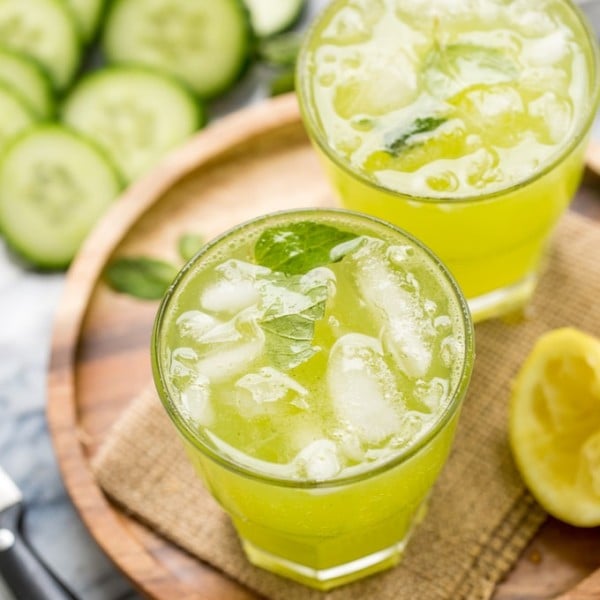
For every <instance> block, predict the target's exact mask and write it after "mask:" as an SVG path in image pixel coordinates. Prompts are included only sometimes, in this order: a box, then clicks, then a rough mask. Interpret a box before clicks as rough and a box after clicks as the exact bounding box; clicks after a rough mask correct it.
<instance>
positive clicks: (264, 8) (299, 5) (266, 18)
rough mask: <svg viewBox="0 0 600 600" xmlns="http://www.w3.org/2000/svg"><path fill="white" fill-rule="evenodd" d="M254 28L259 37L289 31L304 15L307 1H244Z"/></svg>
mask: <svg viewBox="0 0 600 600" xmlns="http://www.w3.org/2000/svg"><path fill="white" fill-rule="evenodd" d="M244 2H245V3H246V6H247V7H248V10H249V11H250V20H251V22H252V28H253V29H254V32H255V33H256V35H258V36H259V37H268V36H270V35H274V34H275V33H281V32H282V31H285V30H286V29H289V28H290V27H291V26H292V25H293V24H294V23H295V22H296V21H297V20H298V19H299V18H300V15H301V14H302V10H303V9H304V5H305V0H244Z"/></svg>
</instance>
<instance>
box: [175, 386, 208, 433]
mask: <svg viewBox="0 0 600 600" xmlns="http://www.w3.org/2000/svg"><path fill="white" fill-rule="evenodd" d="M179 402H180V406H181V409H182V411H183V412H184V414H185V415H186V416H187V417H188V418H189V419H191V420H192V421H193V423H194V424H195V425H202V426H203V427H209V426H210V425H212V424H213V422H214V419H215V414H214V410H213V407H212V404H211V401H210V381H209V380H208V378H207V377H204V376H202V375H196V376H195V377H194V380H193V381H192V383H190V385H189V386H188V387H187V388H186V389H185V390H183V391H182V392H181V393H180V396H179Z"/></svg>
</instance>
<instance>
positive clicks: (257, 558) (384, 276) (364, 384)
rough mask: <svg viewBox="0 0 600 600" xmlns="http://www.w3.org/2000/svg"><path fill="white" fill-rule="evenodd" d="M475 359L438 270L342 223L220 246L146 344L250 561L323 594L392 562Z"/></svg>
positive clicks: (382, 237) (315, 214)
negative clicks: (151, 349) (151, 350)
mask: <svg viewBox="0 0 600 600" xmlns="http://www.w3.org/2000/svg"><path fill="white" fill-rule="evenodd" d="M472 362H473V334H472V323H471V320H470V315H469V311H468V308H467V305H466V301H465V300H464V298H463V296H462V294H461V292H460V290H459V288H458V286H457V285H456V283H455V282H454V280H453V279H452V277H451V276H450V275H449V273H448V272H447V270H446V269H445V267H444V266H443V265H442V264H441V263H440V262H439V261H438V260H437V258H435V257H434V256H433V255H432V254H431V253H430V252H429V250H428V249H426V248H425V247H424V246H422V245H421V244H420V242H418V241H416V240H415V239H414V238H412V237H411V236H409V235H407V234H405V233H404V232H402V231H401V230H399V229H397V228H396V227H394V226H392V225H390V224H388V223H385V222H382V221H379V220H377V219H373V218H371V217H367V216H364V215H359V214H356V213H350V212H347V211H333V210H332V211H325V210H308V211H293V212H288V213H277V214H275V215H271V216H267V217H262V218H260V219H257V220H256V221H251V222H249V223H247V224H244V225H242V226H240V227H238V228H236V229H234V230H232V231H231V232H229V233H227V234H225V235H224V236H222V237H221V238H219V239H217V240H216V241H215V242H212V243H211V244H209V245H208V246H206V247H205V248H204V249H203V250H202V251H201V252H200V253H199V254H198V255H197V256H196V257H195V258H194V259H192V261H191V262H190V263H188V265H186V267H185V268H184V270H183V271H182V272H181V274H180V275H179V277H178V279H177V280H176V282H175V284H174V286H173V287H172V288H171V290H170V292H169V293H168V294H167V296H166V298H165V299H164V301H163V304H162V305H161V309H160V311H159V314H158V317H157V321H156V326H155V331H154V339H153V368H154V375H155V382H156V385H157V389H158V391H159V393H160V396H161V398H162V400H163V403H164V405H165V407H166V409H167V411H168V413H169V415H170V416H171V418H172V419H173V421H174V422H175V424H176V426H177V428H178V429H179V432H180V433H181V434H182V436H183V438H184V442H185V445H186V448H187V450H188V454H189V456H190V458H191V460H192V462H193V464H194V465H195V467H196V468H197V470H198V472H199V473H200V474H201V476H202V478H203V479H204V482H205V483H206V486H207V487H208V489H209V490H210V491H211V493H212V494H213V495H214V497H215V498H216V499H217V500H218V501H219V502H220V503H221V505H222V506H223V507H224V508H225V510H226V511H227V512H228V513H229V514H230V516H231V518H232V520H233V523H234V525H235V527H236V528H237V530H238V533H239V534H240V537H241V539H242V542H243V546H244V549H245V551H246V554H247V555H248V557H249V559H250V560H251V561H252V562H254V563H255V564H257V565H259V566H262V567H264V568H267V569H270V570H272V571H275V572H277V573H280V574H283V575H287V576H289V577H292V578H294V579H297V580H299V581H302V582H304V583H306V584H308V585H312V586H313V587H317V588H320V589H328V588H330V587H333V586H335V585H338V584H341V583H345V582H347V581H350V580H352V579H354V578H356V577H360V576H362V575H365V574H367V573H371V572H373V571H376V570H379V569H382V568H385V567H388V566H390V565H392V564H395V563H396V562H397V561H398V559H399V557H400V555H401V553H402V551H403V548H404V545H405V543H406V540H407V539H408V536H409V534H410V532H411V529H412V527H413V525H414V524H415V522H416V521H418V519H419V518H420V516H422V514H423V512H424V501H425V499H426V497H427V495H428V494H429V491H430V488H431V487H432V485H433V483H434V481H435V479H436V477H437V475H438V473H439V471H440V469H441V468H442V466H443V464H444V462H445V460H446V457H447V455H448V451H449V447H450V444H451V441H452V438H453V434H454V429H455V425H456V420H457V418H458V414H459V409H460V405H461V402H462V399H463V397H464V394H465V391H466V388H467V385H468V381H469V378H470V374H471V368H472Z"/></svg>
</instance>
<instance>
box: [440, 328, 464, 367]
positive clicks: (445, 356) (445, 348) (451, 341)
mask: <svg viewBox="0 0 600 600" xmlns="http://www.w3.org/2000/svg"><path fill="white" fill-rule="evenodd" d="M460 351H461V343H460V341H459V340H458V339H457V338H456V337H454V336H453V335H448V336H446V337H445V338H444V339H443V340H442V341H441V342H440V356H441V358H442V362H443V363H444V365H445V366H446V367H448V368H450V367H451V366H452V365H453V364H454V362H455V361H456V358H457V356H458V355H459V353H460Z"/></svg>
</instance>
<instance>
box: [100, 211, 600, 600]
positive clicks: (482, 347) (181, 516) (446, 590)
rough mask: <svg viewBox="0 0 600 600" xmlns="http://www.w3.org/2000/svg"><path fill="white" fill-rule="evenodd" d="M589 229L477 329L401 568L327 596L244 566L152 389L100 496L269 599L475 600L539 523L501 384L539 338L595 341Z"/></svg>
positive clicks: (116, 436) (577, 225) (135, 410)
mask: <svg viewBox="0 0 600 600" xmlns="http://www.w3.org/2000/svg"><path fill="white" fill-rule="evenodd" d="M599 251H600V228H598V227H597V226H595V225H593V224H592V223H591V222H589V221H587V220H586V219H584V218H582V217H578V216H576V215H574V214H568V215H566V216H565V217H564V218H563V220H562V221H561V223H560V226H559V228H558V231H557V233H556V235H555V240H554V244H553V250H552V251H551V253H550V257H549V260H548V263H547V266H546V271H545V273H544V275H543V277H542V279H541V281H540V284H539V286H538V289H537V291H536V293H535V296H534V299H533V301H532V303H531V305H530V306H529V308H528V310H527V316H526V318H525V319H522V320H520V321H518V322H504V321H491V322H487V323H483V324H480V325H477V327H476V361H475V369H474V373H473V378H472V381H471V386H470V388H469V393H468V395H467V398H466V400H465V403H464V408H463V412H462V415H461V419H460V423H459V427H458V431H457V435H456V440H455V443H454V446H453V450H452V453H451V456H450V459H449V461H448V463H447V465H446V467H445V468H444V470H443V472H442V475H441V477H440V479H439V480H438V482H437V484H436V486H435V488H434V491H433V495H432V497H431V502H430V506H429V511H428V514H427V517H426V518H425V520H424V522H423V523H422V524H421V525H420V526H419V528H418V529H417V530H416V532H415V534H414V537H413V539H412V540H411V542H410V544H409V546H408V549H407V551H406V555H405V557H404V559H403V561H402V562H401V564H400V565H399V566H398V567H396V568H394V569H392V570H389V571H386V572H384V573H381V574H379V575H375V576H373V577H370V578H367V579H365V580H363V581H360V582H357V583H354V584H351V585H348V586H345V587H342V588H338V589H337V590H334V591H332V592H330V593H328V594H323V593H320V592H315V591H313V590H310V589H308V588H306V587H304V586H302V585H299V584H296V583H293V582H291V581H288V580H286V579H283V578H280V577H278V576H276V575H272V574H270V573H268V572H266V571H263V570H261V569H258V568H255V567H253V566H252V565H250V564H249V563H248V561H247V560H246V559H245V557H244V555H243V553H242V550H241V547H240V544H239V541H238V539H237V537H236V534H235V532H234V530H233V528H232V526H231V525H230V523H229V521H228V518H227V516H226V515H225V514H224V513H223V512H222V510H221V509H220V508H219V507H218V506H217V504H216V503H215V502H214V501H213V499H212V498H211V497H210V496H209V494H208V493H207V491H206V490H205V489H204V488H203V486H202V484H201V483H200V481H199V480H198V478H197V477H196V476H195V474H194V472H193V470H192V468H191V467H190V465H189V463H188V461H187V460H186V457H185V455H184V452H183V449H182V445H181V443H180V441H179V439H178V435H177V433H176V431H175V428H174V426H173V425H172V424H171V422H170V421H169V419H168V418H167V416H166V414H165V412H164V410H163V408H162V406H161V404H160V402H159V400H158V399H157V397H156V395H155V393H154V392H153V391H152V389H151V388H149V389H148V390H145V391H144V392H142V393H141V394H140V396H139V397H138V398H136V399H134V400H133V402H132V404H131V405H130V406H129V407H127V408H126V409H125V411H124V414H123V416H122V418H121V419H120V420H119V422H118V423H117V424H116V425H115V427H114V429H113V430H112V431H111V433H110V435H109V436H108V438H107V440H106V442H105V444H104V446H103V448H102V449H101V451H100V453H99V454H98V456H97V459H96V460H95V462H94V470H95V473H96V476H97V479H98V482H99V483H100V485H101V486H102V488H103V489H104V491H105V492H106V493H107V494H108V495H109V496H110V497H111V498H112V499H113V500H114V501H115V502H117V503H118V504H120V505H121V506H123V507H125V508H126V509H127V511H128V512H129V513H132V514H133V515H135V516H136V517H137V518H139V519H140V520H142V521H143V522H145V523H146V524H148V525H149V526H150V527H152V528H153V529H154V530H156V531H158V532H160V533H161V534H162V535H163V536H164V537H166V538H168V539H169V540H171V541H172V542H174V543H175V544H177V545H179V546H181V547H182V548H184V549H185V550H187V551H188V552H190V553H192V554H193V555H195V556H197V557H198V558H199V559H201V560H203V561H205V562H207V563H210V564H212V565H214V566H215V567H216V568H217V569H220V570H221V571H223V572H225V573H226V574H228V575H229V576H230V577H233V578H235V579H237V580H239V581H240V582H242V583H244V584H245V585H246V586H248V587H250V588H252V589H254V590H256V591H257V592H258V593H260V594H261V595H263V596H265V597H267V598H274V599H277V600H309V599H317V598H319V599H321V598H327V599H329V598H331V599H335V600H347V599H348V600H349V599H355V598H356V599H361V600H362V599H377V600H388V599H389V600H415V599H419V600H438V599H443V600H461V599H469V600H483V599H487V598H489V597H490V596H491V595H492V593H493V590H494V587H495V585H496V584H497V583H498V581H500V580H501V579H502V578H503V577H504V576H505V575H506V573H507V572H508V571H509V570H510V568H511V566H512V565H513V564H514V563H515V561H516V560H517V558H518V556H519V554H520V553H521V552H522V551H523V549H524V547H525V546H526V544H527V542H528V541H529V540H530V539H531V537H532V536H533V535H534V533H535V532H536V530H537V529H538V527H539V525H540V524H541V523H542V522H543V520H544V518H545V514H544V512H543V510H542V509H541V508H540V507H539V506H538V505H537V504H536V502H535V501H534V500H533V499H532V497H531V496H530V495H529V493H528V492H527V490H526V489H525V487H524V485H523V483H522V481H521V479H520V477H519V475H518V473H517V471H516V469H515V466H514V463H513V460H512V457H511V453H510V449H509V446H508V439H507V413H508V401H509V397H510V387H511V381H512V380H513V378H514V377H515V375H516V373H517V371H518V369H519V367H520V365H521V364H522V363H523V360H524V358H525V357H526V355H527V354H528V352H529V351H530V350H531V348H532V346H533V344H534V342H535V340H536V339H537V338H538V337H539V336H540V335H541V334H542V333H544V332H545V331H547V330H549V329H553V328H556V327H562V326H567V325H568V326H575V327H579V328H581V329H583V330H585V331H587V332H590V333H592V334H595V335H600V302H599V301H598V299H599V298H600V267H599V266H598V259H597V257H598V252H599Z"/></svg>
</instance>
